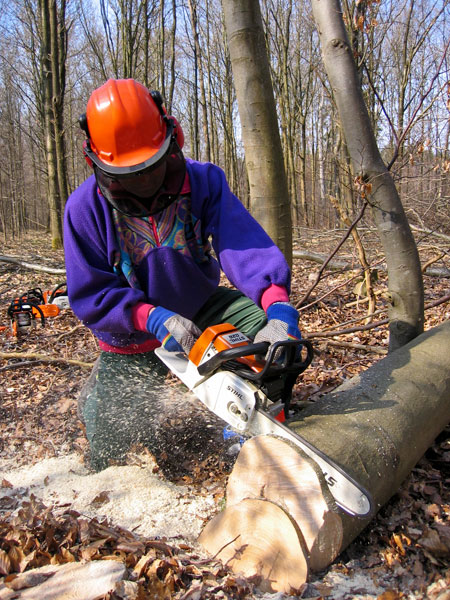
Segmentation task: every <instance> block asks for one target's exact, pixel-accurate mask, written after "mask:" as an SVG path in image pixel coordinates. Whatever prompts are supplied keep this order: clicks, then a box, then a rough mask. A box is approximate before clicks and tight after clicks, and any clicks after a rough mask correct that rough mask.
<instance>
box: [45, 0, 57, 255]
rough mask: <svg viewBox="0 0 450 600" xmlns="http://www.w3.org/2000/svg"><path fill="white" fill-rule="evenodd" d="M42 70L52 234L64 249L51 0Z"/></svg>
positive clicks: (55, 245)
mask: <svg viewBox="0 0 450 600" xmlns="http://www.w3.org/2000/svg"><path fill="white" fill-rule="evenodd" d="M40 9H41V34H42V47H41V68H42V84H43V89H44V92H43V101H44V118H45V122H44V124H45V126H44V130H45V148H46V154H47V177H48V179H47V186H48V190H47V191H48V204H49V210H50V233H51V237H52V248H55V249H56V248H61V247H62V225H61V217H62V215H61V199H60V197H59V186H58V171H57V155H56V147H55V137H54V122H53V117H54V114H53V106H52V92H53V83H52V65H51V60H50V56H51V18H50V4H49V0H41V2H40Z"/></svg>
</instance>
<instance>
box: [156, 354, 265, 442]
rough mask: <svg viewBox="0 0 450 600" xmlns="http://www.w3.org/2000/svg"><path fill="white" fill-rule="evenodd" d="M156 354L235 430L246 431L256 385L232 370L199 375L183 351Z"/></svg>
mask: <svg viewBox="0 0 450 600" xmlns="http://www.w3.org/2000/svg"><path fill="white" fill-rule="evenodd" d="M155 353H156V355H157V356H158V357H159V359H160V360H162V362H163V363H164V364H165V365H166V366H167V367H169V369H170V370H171V371H172V373H174V374H175V375H177V377H179V378H180V379H181V381H182V382H183V383H184V384H185V385H186V386H187V387H188V388H189V389H190V390H191V391H192V392H194V394H195V395H196V396H197V398H198V399H199V400H200V401H201V402H203V404H204V405H205V406H206V407H207V408H209V410H211V411H212V412H213V413H214V414H216V415H217V416H218V417H220V418H221V419H223V420H224V421H226V422H227V423H228V424H229V425H231V427H233V428H234V429H237V430H238V431H245V429H246V428H247V426H248V424H249V423H250V421H251V418H252V416H253V413H254V411H255V404H256V398H255V393H256V392H257V388H256V387H255V386H254V385H252V384H251V383H250V382H248V381H245V380H244V379H242V378H241V377H239V376H238V375H234V374H233V373H232V372H231V371H218V372H217V373H214V374H213V375H211V376H210V377H205V378H204V377H202V376H201V375H200V374H199V372H198V370H197V367H196V366H195V365H194V363H192V362H191V361H190V360H187V359H186V355H184V354H182V353H181V352H180V353H177V352H168V351H167V350H164V349H163V348H157V349H156V350H155Z"/></svg>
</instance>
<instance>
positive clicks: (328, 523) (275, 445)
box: [226, 435, 343, 571]
mask: <svg viewBox="0 0 450 600" xmlns="http://www.w3.org/2000/svg"><path fill="white" fill-rule="evenodd" d="M226 498H227V506H232V505H234V504H237V503H239V502H240V501H241V500H243V499H244V498H262V499H266V500H270V501H271V502H274V503H276V504H278V505H279V506H281V507H282V508H283V509H284V510H285V511H286V512H287V513H288V514H289V515H290V516H291V517H292V519H293V520H294V521H295V522H296V523H297V525H298V527H299V528H300V530H301V532H302V535H303V538H304V540H305V543H306V546H307V548H308V552H309V554H310V556H309V565H310V568H311V570H313V571H320V570H322V569H324V568H325V567H326V566H328V565H329V564H330V563H331V562H332V561H333V560H334V559H335V558H336V556H337V555H338V554H339V551H340V548H341V544H342V534H343V528H342V520H341V517H340V516H339V514H337V509H336V507H335V504H334V501H333V498H332V496H331V494H330V492H329V490H328V488H327V486H326V484H325V482H324V481H323V476H322V474H321V472H320V470H319V469H318V468H317V466H316V465H315V463H314V462H313V461H312V460H311V459H310V458H309V457H308V456H306V454H304V453H303V452H302V451H301V450H299V449H298V448H296V447H294V446H293V445H291V444H290V443H289V442H286V441H285V440H281V439H279V438H276V437H273V436H269V435H261V436H257V437H254V438H251V439H249V440H247V441H246V442H245V444H244V445H243V446H242V449H241V452H240V453H239V456H238V458H237V461H236V463H235V465H234V467H233V471H232V472H231V474H230V477H229V479H228V484H227V490H226ZM333 509H335V511H336V512H335V511H334V510H333Z"/></svg>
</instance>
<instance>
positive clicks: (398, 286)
mask: <svg viewBox="0 0 450 600" xmlns="http://www.w3.org/2000/svg"><path fill="white" fill-rule="evenodd" d="M312 7H313V13H314V19H315V21H316V23H317V26H318V29H319V35H320V39H321V43H322V56H323V61H324V65H325V69H326V71H327V74H328V78H329V80H330V83H331V85H332V88H333V93H334V97H335V100H336V104H337V107H338V111H339V116H340V119H341V123H342V128H343V131H344V134H345V138H346V142H347V146H348V150H349V154H350V157H351V161H352V164H353V170H354V172H355V174H356V178H357V182H358V184H359V185H360V188H361V192H362V194H363V195H365V196H366V197H368V198H369V201H370V203H371V205H372V209H373V214H374V217H375V222H376V224H377V227H378V232H379V235H380V239H381V242H382V244H383V248H384V251H385V255H386V262H387V266H388V274H389V293H390V302H391V304H390V309H389V317H390V349H391V350H394V349H396V348H398V347H400V346H402V345H403V344H405V343H407V342H408V341H410V340H411V339H413V338H414V337H415V336H417V335H419V334H420V333H421V332H422V331H423V320H424V312H423V304H424V299H423V281H422V274H421V268H420V261H419V255H418V252H417V248H416V245H415V242H414V238H413V236H412V233H411V229H410V227H409V224H408V221H407V219H406V215H405V212H404V210H403V206H402V204H401V201H400V198H399V196H398V193H397V190H396V188H395V184H394V181H393V179H392V176H391V174H390V173H389V171H388V170H387V168H386V165H385V164H384V163H383V160H382V158H381V155H380V152H379V150H378V147H377V145H376V141H375V136H374V134H373V130H372V127H371V124H370V119H369V115H368V112H367V109H366V106H365V104H364V99H363V96H362V92H361V88H360V85H359V80H358V74H357V71H356V66H355V63H354V61H353V57H352V52H351V48H350V45H349V42H348V38H347V34H346V31H345V26H344V22H343V19H342V13H341V8H340V4H339V2H338V0H320V1H319V0H312Z"/></svg>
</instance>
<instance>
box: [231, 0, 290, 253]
mask: <svg viewBox="0 0 450 600" xmlns="http://www.w3.org/2000/svg"><path fill="white" fill-rule="evenodd" d="M223 11H224V16H225V28H226V32H227V38H228V46H229V50H230V57H231V64H232V69H233V77H234V84H235V88H236V96H237V101H238V106H239V116H240V119H241V127H242V139H243V142H244V148H245V162H246V166H247V173H248V179H249V185H250V209H251V212H252V214H253V216H254V217H255V218H256V219H257V221H259V223H260V224H261V225H262V227H264V229H265V230H266V231H267V233H268V234H269V235H270V236H271V238H272V239H273V240H274V241H275V243H277V244H278V246H279V247H280V248H281V250H282V251H283V252H284V255H285V257H286V260H287V261H288V262H289V263H290V264H291V261H292V224H291V214H290V203H289V194H288V187H287V179H286V173H285V168H284V159H283V151H282V148H281V140H280V133H279V129H278V121H277V113H276V107H275V100H274V96H273V88H272V81H271V78H270V68H269V60H268V56H267V50H266V45H265V39H264V31H263V25H262V18H261V11H260V7H259V2H258V0H224V1H223Z"/></svg>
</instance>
